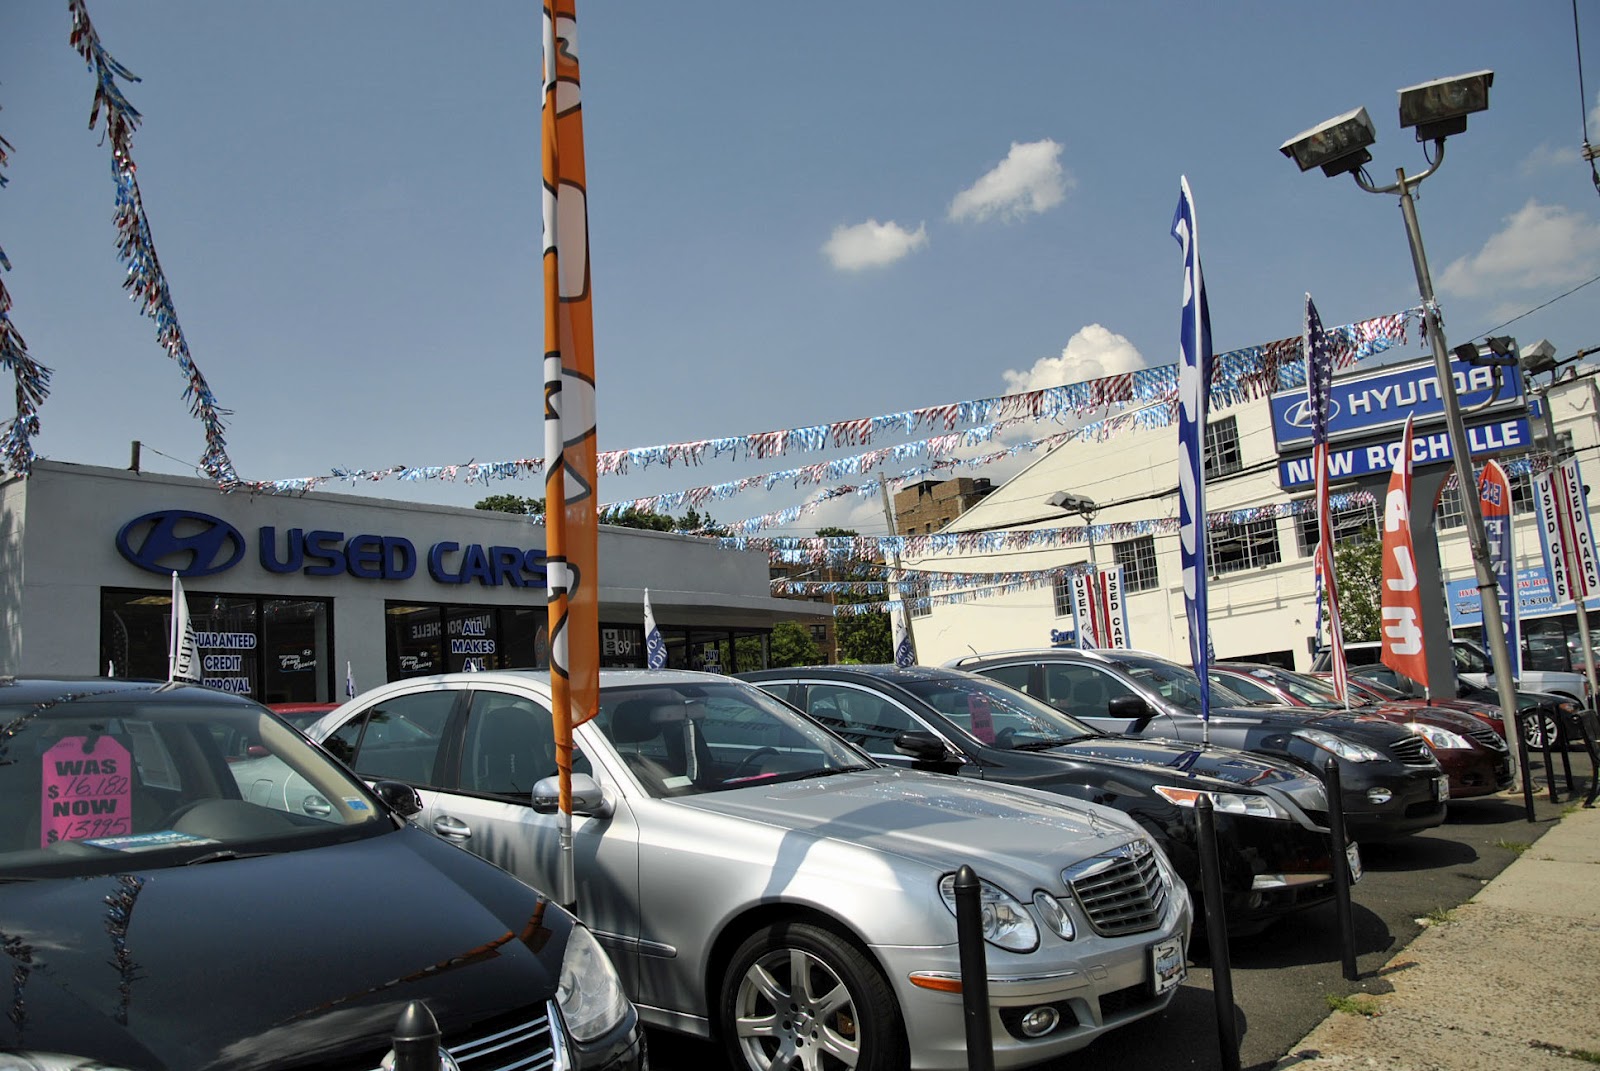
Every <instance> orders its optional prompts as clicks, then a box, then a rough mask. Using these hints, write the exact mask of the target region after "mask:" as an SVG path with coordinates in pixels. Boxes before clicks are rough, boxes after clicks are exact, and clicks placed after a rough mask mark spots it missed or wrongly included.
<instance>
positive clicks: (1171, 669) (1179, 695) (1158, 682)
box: [1118, 657, 1251, 714]
mask: <svg viewBox="0 0 1600 1071" xmlns="http://www.w3.org/2000/svg"><path fill="white" fill-rule="evenodd" d="M1118 663H1119V664H1120V665H1121V666H1122V669H1123V672H1125V673H1127V674H1128V676H1129V677H1132V678H1133V679H1134V680H1135V681H1136V682H1138V683H1139V684H1140V685H1141V686H1143V687H1144V688H1146V689H1147V690H1149V691H1152V692H1155V693H1156V694H1157V695H1159V696H1160V697H1161V698H1162V699H1165V700H1166V701H1167V702H1169V703H1172V704H1175V705H1176V706H1180V707H1182V708H1183V709H1185V710H1187V711H1189V712H1190V713H1193V714H1198V713H1200V678H1199V677H1198V676H1196V675H1195V672H1194V670H1192V669H1190V668H1189V667H1188V666H1180V665H1179V664H1178V663H1176V662H1168V661H1166V660H1165V659H1161V658H1126V657H1124V658H1119V659H1118ZM1211 705H1212V706H1214V707H1248V706H1250V705H1251V703H1250V701H1249V700H1248V699H1246V698H1245V697H1244V696H1242V695H1240V694H1239V693H1238V692H1235V691H1233V690H1232V689H1231V688H1228V687H1226V686H1224V685H1221V684H1218V683H1216V682H1215V681H1213V682H1212V683H1211Z"/></svg>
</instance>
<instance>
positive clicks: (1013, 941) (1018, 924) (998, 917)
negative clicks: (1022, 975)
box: [939, 874, 1039, 952]
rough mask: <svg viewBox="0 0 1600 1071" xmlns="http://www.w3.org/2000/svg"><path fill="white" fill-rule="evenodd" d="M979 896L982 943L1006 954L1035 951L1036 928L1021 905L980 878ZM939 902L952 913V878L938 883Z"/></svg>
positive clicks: (1002, 890) (997, 887) (949, 877)
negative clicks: (981, 916)
mask: <svg viewBox="0 0 1600 1071" xmlns="http://www.w3.org/2000/svg"><path fill="white" fill-rule="evenodd" d="M978 885H979V888H980V891H981V893H982V897H981V899H980V900H979V903H980V905H981V909H982V912H983V939H984V940H985V941H987V942H989V943H990V944H991V945H994V946H995V947H996V948H1003V949H1005V950H1006V951H1008V952H1032V951H1033V950H1034V949H1036V948H1038V947H1039V927H1037V926H1035V925H1034V924H1033V919H1032V917H1031V916H1029V914H1028V912H1027V910H1026V909H1025V908H1024V907H1023V906H1022V901H1020V900H1018V899H1017V898H1016V897H1015V896H1012V895H1011V894H1010V893H1008V892H1006V891H1005V890H1004V889H1002V888H1001V887H1000V886H998V885H996V884H994V883H993V882H991V881H988V880H986V879H984V878H979V879H978ZM939 898H940V899H942V900H943V901H944V906H945V907H948V908H949V909H950V914H952V915H954V914H955V913H956V876H955V875H954V874H946V875H945V876H944V877H942V878H940V879H939Z"/></svg>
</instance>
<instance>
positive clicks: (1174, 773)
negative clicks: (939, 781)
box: [739, 666, 1360, 935]
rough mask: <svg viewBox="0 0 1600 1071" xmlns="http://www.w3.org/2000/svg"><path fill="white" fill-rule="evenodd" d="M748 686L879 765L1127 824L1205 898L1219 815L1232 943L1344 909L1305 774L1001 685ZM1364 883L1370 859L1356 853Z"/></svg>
mask: <svg viewBox="0 0 1600 1071" xmlns="http://www.w3.org/2000/svg"><path fill="white" fill-rule="evenodd" d="M739 676H740V677H741V678H742V679H744V680H747V681H750V682H752V683H754V684H756V685H758V686H760V687H761V688H762V689H764V690H765V691H767V692H769V693H771V694H772V695H774V696H776V697H777V698H779V699H782V700H784V701H785V702H787V703H789V704H790V705H791V706H795V707H798V708H800V709H801V710H803V711H805V712H806V713H808V714H809V715H810V716H811V717H812V718H813V719H814V720H816V721H819V722H821V723H822V724H823V725H826V726H827V727H828V728H830V729H832V730H833V731H834V732H836V733H838V734H839V735H840V736H843V737H844V738H845V739H846V740H849V741H850V742H851V743H853V744H855V745H856V746H858V747H860V748H861V749H863V750H865V751H866V752H868V753H869V754H870V755H871V756H872V757H873V758H875V759H878V760H879V761H881V762H886V763H889V764H891V765H899V766H912V767H915V768H916V769H921V770H932V771H936V772H944V773H950V774H956V775H959V776H962V777H976V778H982V779H984V780H988V781H998V782H1003V783H1005V784H1011V785H1024V786H1027V787H1029V788H1038V789H1043V790H1045V791H1048V792H1056V793H1060V794H1061V795H1063V796H1070V797H1072V798H1074V799H1079V800H1087V801H1088V802H1091V803H1098V804H1102V805H1104V806H1107V807H1113V808H1115V809H1117V810H1119V811H1123V812H1125V813H1127V814H1128V815H1130V816H1131V817H1133V818H1135V819H1137V820H1138V821H1139V822H1140V824H1142V825H1143V826H1144V827H1145V828H1146V829H1148V830H1150V832H1151V833H1152V834H1153V835H1154V836H1155V838H1156V840H1157V841H1158V843H1160V845H1161V846H1162V848H1163V849H1165V850H1166V853H1167V857H1168V858H1169V859H1170V860H1171V861H1172V864H1173V867H1174V869H1176V870H1177V872H1178V874H1179V876H1181V877H1182V878H1183V879H1184V881H1185V882H1186V883H1187V884H1188V886H1189V891H1190V893H1191V895H1193V896H1194V897H1196V898H1197V899H1198V898H1199V897H1200V896H1201V891H1202V890H1201V881H1200V863H1199V854H1198V853H1199V842H1198V840H1197V823H1196V812H1195V810H1194V806H1195V803H1196V802H1197V801H1198V800H1199V798H1200V795H1201V794H1202V793H1209V794H1210V796H1211V799H1212V802H1213V806H1214V807H1215V808H1216V811H1215V814H1216V828H1217V843H1218V847H1219V849H1220V856H1221V859H1222V875H1223V889H1224V899H1225V902H1224V904H1223V910H1224V914H1225V915H1226V917H1227V919H1228V928H1229V931H1230V932H1231V933H1233V934H1236V935H1243V934H1248V933H1255V932H1257V931H1259V930H1261V929H1264V928H1265V927H1266V926H1268V925H1269V924H1271V923H1272V922H1274V921H1276V920H1278V919H1279V918H1281V917H1283V916H1284V915H1285V914H1287V913H1289V912H1291V911H1294V910H1297V909H1299V908H1303V907H1308V906H1311V905H1313V904H1318V903H1322V902H1324V901H1326V900H1328V899H1329V898H1331V897H1332V895H1333V871H1332V865H1333V864H1332V862H1331V860H1332V851H1331V841H1330V838H1329V832H1328V829H1327V827H1326V823H1327V806H1328V803H1327V799H1328V797H1327V793H1326V791H1325V790H1324V788H1323V785H1322V782H1321V781H1320V780H1319V779H1318V778H1317V777H1315V776H1313V775H1311V774H1309V773H1308V772H1307V771H1306V770H1304V769H1302V768H1301V767H1299V766H1296V765H1294V764H1292V763H1286V762H1283V761H1282V760H1279V759H1274V758H1271V757H1268V756H1264V755H1247V754H1245V753H1244V752H1241V751H1235V750H1233V749H1231V748H1219V747H1213V748H1203V749H1197V748H1194V747H1191V746H1190V745H1188V744H1173V743H1168V742H1166V741H1160V740H1142V739H1138V738H1135V737H1123V736H1110V735H1108V734H1105V733H1102V732H1100V731H1099V730H1098V729H1094V728H1092V727H1090V726H1088V725H1085V724H1084V723H1083V722H1081V721H1078V720H1076V719H1075V718H1071V717H1068V716H1067V715H1064V714H1062V713H1061V712H1060V711H1058V710H1055V709H1054V708H1052V707H1049V706H1047V705H1045V704H1043V703H1040V702H1038V701H1037V700H1035V699H1031V698H1029V697H1028V696H1026V695H1022V694H1020V693H1018V692H1016V691H1015V690H1013V689H1011V688H1007V687H1005V686H1004V685H1002V684H998V683H996V682H994V681H991V680H988V679H986V678H984V677H980V676H978V675H976V674H973V673H964V672H962V671H960V670H954V669H939V668H936V667H929V666H912V667H908V668H904V669H902V668H899V667H897V666H810V667H805V668H790V669H772V670H761V671H758V672H753V673H742V674H739ZM1347 847H1348V851H1349V857H1350V860H1351V864H1352V867H1353V870H1354V872H1355V873H1360V857H1359V855H1358V854H1357V852H1356V850H1355V845H1354V844H1351V845H1348V846H1347Z"/></svg>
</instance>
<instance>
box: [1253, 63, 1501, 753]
mask: <svg viewBox="0 0 1600 1071" xmlns="http://www.w3.org/2000/svg"><path fill="white" fill-rule="evenodd" d="M1493 83H1494V72H1493V71H1488V70H1484V71H1474V72H1473V73H1471V74H1463V75H1457V76H1456V77H1454V78H1439V79H1435V80H1434V81H1432V82H1424V83H1422V84H1421V85H1416V86H1411V87H1409V88H1407V89H1402V90H1400V125H1401V126H1402V127H1416V130H1417V140H1418V141H1422V142H1426V141H1432V142H1433V150H1434V156H1433V160H1432V162H1431V163H1430V165H1429V167H1428V169H1427V170H1426V171H1424V172H1423V173H1422V174H1420V175H1415V176H1408V175H1407V174H1406V173H1405V169H1404V168H1397V169H1396V170H1395V181H1394V184H1393V185H1390V186H1376V185H1374V184H1373V182H1372V180H1371V178H1370V177H1368V175H1367V171H1366V164H1367V163H1368V162H1370V161H1371V159H1372V154H1371V153H1369V152H1368V151H1367V146H1369V145H1371V144H1372V143H1373V142H1374V141H1376V140H1377V138H1376V134H1375V133H1374V131H1373V127H1372V121H1371V119H1369V118H1367V113H1366V109H1365V108H1358V109H1357V110H1356V111H1354V112H1347V113H1345V114H1344V115H1342V116H1338V117H1336V118H1334V119H1330V120H1328V122H1326V123H1323V124H1322V125H1320V126H1315V127H1312V128H1311V129H1310V130H1307V131H1306V132H1305V133H1303V134H1299V135H1296V136H1295V137H1292V138H1290V139H1289V140H1288V141H1286V142H1284V143H1283V144H1282V145H1281V146H1279V148H1278V151H1279V152H1281V153H1283V155H1285V156H1287V157H1289V158H1290V159H1291V160H1293V161H1294V162H1295V163H1296V164H1297V165H1299V167H1300V170H1301V171H1309V170H1310V169H1311V168H1313V167H1321V168H1322V171H1323V173H1324V174H1326V175H1328V176H1330V177H1331V176H1333V175H1341V174H1345V173H1349V174H1350V175H1351V176H1353V177H1354V178H1355V180H1356V185H1357V186H1360V187H1361V188H1362V189H1363V190H1366V191H1367V192H1368V193H1393V194H1399V195H1400V211H1401V214H1402V215H1403V216H1404V217H1405V224H1406V238H1407V239H1408V240H1409V242H1410V243H1411V261H1412V265H1413V266H1414V267H1415V268H1416V273H1417V288H1418V290H1419V291H1420V292H1421V294H1422V327H1423V333H1424V334H1426V335H1427V337H1428V339H1429V341H1430V342H1431V343H1432V344H1433V362H1434V367H1435V369H1436V372H1437V375H1438V377H1439V396H1440V399H1441V400H1442V401H1443V403H1444V412H1445V422H1446V425H1447V427H1448V429H1449V435H1450V445H1451V453H1452V454H1453V455H1454V456H1453V461H1454V464H1455V470H1456V485H1457V486H1458V487H1459V488H1460V489H1461V505H1462V512H1463V514H1465V519H1466V527H1467V540H1468V542H1469V543H1470V544H1471V547H1472V562H1473V566H1474V567H1475V569H1476V571H1477V575H1478V598H1479V605H1481V606H1482V607H1483V623H1484V630H1485V631H1486V632H1487V633H1488V639H1489V656H1490V661H1491V662H1492V663H1493V666H1494V675H1495V683H1496V685H1497V686H1498V689H1497V690H1498V691H1499V694H1500V709H1501V711H1502V712H1503V713H1504V714H1505V717H1506V744H1507V745H1508V746H1509V747H1510V748H1511V762H1512V765H1511V769H1512V771H1513V774H1512V776H1513V777H1515V776H1516V771H1517V770H1518V769H1519V768H1520V767H1519V758H1518V751H1517V749H1518V745H1519V743H1520V741H1519V740H1518V738H1517V732H1516V727H1515V722H1516V718H1515V715H1516V710H1517V691H1516V682H1515V681H1513V680H1512V679H1511V655H1510V652H1509V651H1508V650H1507V649H1506V634H1505V627H1504V624H1503V622H1502V620H1501V617H1500V599H1499V596H1498V585H1497V584H1496V582H1495V575H1494V566H1493V564H1492V563H1491V561H1490V557H1489V541H1488V538H1487V537H1486V536H1485V534H1484V529H1483V510H1482V509H1481V508H1480V507H1479V504H1478V496H1477V494H1476V493H1475V492H1476V490H1477V486H1478V484H1477V481H1476V480H1475V479H1474V478H1473V471H1472V455H1471V447H1470V445H1469V444H1468V441H1467V430H1466V425H1465V423H1464V422H1463V421H1462V418H1461V404H1460V401H1459V399H1457V397H1456V385H1455V377H1454V376H1452V375H1451V371H1450V350H1449V347H1447V346H1446V345H1445V340H1444V327H1443V325H1442V323H1441V321H1440V318H1439V306H1438V303H1437V302H1436V301H1435V300H1434V295H1433V279H1432V277H1431V276H1430V275H1429V274H1428V258H1427V255H1426V254H1425V253H1424V252H1423V249H1422V230H1421V228H1420V227H1419V225H1418V223H1417V206H1416V202H1415V201H1414V200H1413V198H1412V196H1411V191H1412V189H1413V188H1415V187H1417V186H1419V185H1421V184H1422V180H1423V179H1426V178H1427V177H1428V176H1430V175H1432V174H1433V173H1434V172H1435V171H1437V170H1439V165H1440V164H1442V163H1444V141H1445V138H1447V137H1449V136H1450V135H1451V134H1459V133H1462V132H1463V131H1465V130H1466V129H1467V116H1469V115H1471V114H1472V113H1473V112H1481V111H1483V110H1484V109H1486V108H1488V107H1489V86H1490V85H1492V84H1493ZM1424 155H1425V156H1426V153H1425V154H1424Z"/></svg>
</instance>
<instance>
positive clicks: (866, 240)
mask: <svg viewBox="0 0 1600 1071" xmlns="http://www.w3.org/2000/svg"><path fill="white" fill-rule="evenodd" d="M927 244H928V228H927V226H926V225H923V224H918V225H917V229H916V230H914V231H908V230H906V229H905V228H904V227H902V226H900V224H898V223H896V222H894V221H893V220H890V221H889V222H888V223H879V222H878V221H877V220H875V219H869V220H867V221H866V222H865V223H857V224H856V225H855V226H853V227H845V226H839V227H835V228H834V229H833V234H832V235H831V236H830V237H829V238H828V240H827V241H826V242H824V243H823V244H822V252H823V255H824V256H826V257H827V258H828V260H829V262H830V263H832V264H833V266H834V267H835V268H838V269H839V270H840V271H862V270H864V269H866V268H882V267H886V266H888V265H890V264H893V263H894V262H895V261H897V260H900V259H901V258H902V257H906V256H909V255H910V254H912V253H914V252H916V251H917V250H918V249H921V248H922V247H923V246H925V245H927Z"/></svg>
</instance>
